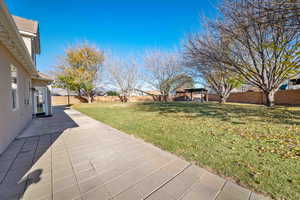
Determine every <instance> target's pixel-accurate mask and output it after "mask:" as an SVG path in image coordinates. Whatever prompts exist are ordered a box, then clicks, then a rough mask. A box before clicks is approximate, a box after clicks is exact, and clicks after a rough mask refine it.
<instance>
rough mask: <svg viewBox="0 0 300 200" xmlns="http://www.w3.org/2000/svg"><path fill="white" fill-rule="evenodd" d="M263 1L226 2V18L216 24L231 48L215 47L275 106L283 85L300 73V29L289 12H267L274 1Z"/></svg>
mask: <svg viewBox="0 0 300 200" xmlns="http://www.w3.org/2000/svg"><path fill="white" fill-rule="evenodd" d="M261 2H262V1H260V0H226V1H225V3H224V4H223V6H222V9H221V10H222V13H223V15H224V20H222V21H220V22H218V23H215V24H214V27H216V28H217V29H218V31H220V35H222V36H223V37H226V38H227V39H229V40H230V45H229V46H228V47H229V49H230V51H224V49H221V50H220V49H215V51H216V54H215V55H214V56H215V58H216V59H217V60H219V62H222V63H223V64H225V65H226V66H229V69H230V70H232V71H234V72H236V73H238V74H240V75H241V76H242V77H243V78H244V79H245V80H246V81H247V82H249V83H251V84H252V85H254V86H256V87H258V88H260V89H261V90H262V91H263V92H264V94H265V96H266V100H267V101H266V105H267V106H273V105H274V94H275V92H276V91H277V90H278V88H279V87H280V85H281V84H282V83H283V82H284V81H286V80H287V79H290V78H292V77H294V76H295V75H298V74H299V73H300V72H299V67H300V65H299V63H300V57H299V46H300V45H299V33H300V32H299V29H297V28H291V24H292V23H291V20H294V18H292V19H291V18H290V17H287V14H288V13H287V12H282V13H280V12H276V13H275V12H273V13H271V14H268V15H266V14H265V10H266V9H267V8H270V9H273V8H274V4H270V3H261ZM267 2H269V1H267ZM295 20H298V18H295ZM292 26H293V25H292ZM297 54H298V55H297Z"/></svg>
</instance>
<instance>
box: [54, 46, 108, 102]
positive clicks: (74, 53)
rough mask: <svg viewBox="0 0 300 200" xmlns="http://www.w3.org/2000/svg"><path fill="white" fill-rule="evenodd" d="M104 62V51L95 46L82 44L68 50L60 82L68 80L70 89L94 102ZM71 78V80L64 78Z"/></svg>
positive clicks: (64, 57) (63, 60)
mask: <svg viewBox="0 0 300 200" xmlns="http://www.w3.org/2000/svg"><path fill="white" fill-rule="evenodd" d="M103 61H104V54H103V51H101V50H99V49H98V48H97V47H96V46H95V45H91V44H88V43H82V44H79V45H76V46H71V47H69V48H67V49H66V51H65V55H64V56H63V59H62V62H63V64H62V65H60V68H61V70H60V71H61V72H60V73H59V74H58V77H59V79H58V80H60V81H61V80H68V81H67V82H66V83H64V84H67V85H68V88H73V89H75V90H76V91H78V95H79V96H82V97H84V98H86V99H87V101H88V103H91V102H92V98H93V96H94V95H95V87H96V79H97V74H98V72H99V69H100V67H101V65H102V63H103ZM62 77H71V78H62Z"/></svg>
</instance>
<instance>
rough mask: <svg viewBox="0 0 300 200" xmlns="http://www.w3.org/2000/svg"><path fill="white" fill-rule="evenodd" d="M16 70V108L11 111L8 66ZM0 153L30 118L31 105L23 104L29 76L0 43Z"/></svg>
mask: <svg viewBox="0 0 300 200" xmlns="http://www.w3.org/2000/svg"><path fill="white" fill-rule="evenodd" d="M11 64H13V65H14V66H15V67H16V68H17V82H18V89H17V96H18V106H17V109H16V110H13V109H12V100H11V74H10V73H11V72H10V66H11ZM0 74H1V78H0V94H1V102H0V112H1V114H0V127H1V129H0V153H1V152H3V151H4V150H5V149H6V147H7V146H8V145H9V144H10V142H11V141H12V140H13V139H14V138H15V137H16V136H17V135H18V134H19V133H20V131H21V130H23V129H24V128H25V127H26V125H27V124H28V123H29V122H30V120H31V118H32V103H31V101H30V103H29V104H25V96H26V94H28V90H29V84H28V83H29V81H30V76H29V74H28V73H27V72H26V71H25V70H24V68H23V67H22V65H21V64H20V63H18V62H17V61H16V60H15V59H14V57H13V56H12V55H11V54H10V52H9V51H8V49H6V48H5V47H4V46H3V45H2V44H1V43H0Z"/></svg>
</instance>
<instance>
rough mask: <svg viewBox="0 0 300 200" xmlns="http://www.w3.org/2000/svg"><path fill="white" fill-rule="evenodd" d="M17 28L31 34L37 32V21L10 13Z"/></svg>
mask: <svg viewBox="0 0 300 200" xmlns="http://www.w3.org/2000/svg"><path fill="white" fill-rule="evenodd" d="M12 17H13V19H14V21H15V23H16V25H17V27H18V29H19V30H20V31H25V32H29V33H33V34H38V22H37V21H33V20H29V19H25V18H22V17H18V16H14V15H12Z"/></svg>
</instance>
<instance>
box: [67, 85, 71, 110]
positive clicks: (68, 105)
mask: <svg viewBox="0 0 300 200" xmlns="http://www.w3.org/2000/svg"><path fill="white" fill-rule="evenodd" d="M67 92H68V106H69V105H70V90H69V88H68V89H67Z"/></svg>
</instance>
